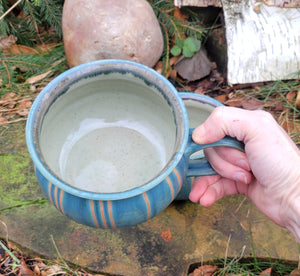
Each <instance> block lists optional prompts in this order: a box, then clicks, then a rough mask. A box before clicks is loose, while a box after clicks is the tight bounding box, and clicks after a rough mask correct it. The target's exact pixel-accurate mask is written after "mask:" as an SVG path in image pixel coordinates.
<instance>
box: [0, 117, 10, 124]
mask: <svg viewBox="0 0 300 276" xmlns="http://www.w3.org/2000/svg"><path fill="white" fill-rule="evenodd" d="M7 123H8V119H7V118H6V117H4V116H0V126H2V125H5V124H7Z"/></svg>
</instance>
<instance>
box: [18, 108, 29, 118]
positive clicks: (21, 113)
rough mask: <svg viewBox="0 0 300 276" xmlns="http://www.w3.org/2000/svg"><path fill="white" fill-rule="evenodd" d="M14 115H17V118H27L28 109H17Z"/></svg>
mask: <svg viewBox="0 0 300 276" xmlns="http://www.w3.org/2000/svg"><path fill="white" fill-rule="evenodd" d="M16 114H18V115H19V116H22V117H27V116H28V114H29V109H28V108H22V109H18V110H17V111H16Z"/></svg>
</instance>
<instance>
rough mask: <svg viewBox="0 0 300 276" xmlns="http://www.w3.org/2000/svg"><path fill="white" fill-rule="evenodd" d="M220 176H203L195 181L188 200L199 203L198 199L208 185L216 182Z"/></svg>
mask: <svg viewBox="0 0 300 276" xmlns="http://www.w3.org/2000/svg"><path fill="white" fill-rule="evenodd" d="M220 178H221V176H219V175H211V176H203V177H198V178H196V179H195V181H194V183H193V185H192V189H191V192H190V195H189V199H190V201H192V202H199V201H200V198H201V197H202V196H203V194H204V193H205V192H206V190H207V188H208V187H209V185H211V184H214V183H215V182H217V181H218V180H219V179H220Z"/></svg>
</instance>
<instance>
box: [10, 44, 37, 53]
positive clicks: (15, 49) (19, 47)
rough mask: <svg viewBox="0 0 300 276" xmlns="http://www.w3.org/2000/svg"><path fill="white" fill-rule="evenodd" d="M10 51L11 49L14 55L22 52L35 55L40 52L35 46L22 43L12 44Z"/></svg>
mask: <svg viewBox="0 0 300 276" xmlns="http://www.w3.org/2000/svg"><path fill="white" fill-rule="evenodd" d="M9 51H10V53H11V54H14V55H20V54H22V53H24V54H28V55H34V54H37V53H38V51H37V50H35V49H34V48H32V47H29V46H25V45H20V44H14V45H12V46H11V47H10V48H9Z"/></svg>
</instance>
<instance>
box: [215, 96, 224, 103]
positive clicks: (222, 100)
mask: <svg viewBox="0 0 300 276" xmlns="http://www.w3.org/2000/svg"><path fill="white" fill-rule="evenodd" d="M215 99H216V100H217V101H219V102H221V103H223V104H224V103H225V102H226V100H227V95H226V94H223V95H219V96H216V97H215Z"/></svg>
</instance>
